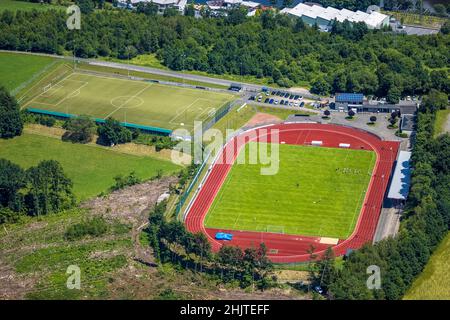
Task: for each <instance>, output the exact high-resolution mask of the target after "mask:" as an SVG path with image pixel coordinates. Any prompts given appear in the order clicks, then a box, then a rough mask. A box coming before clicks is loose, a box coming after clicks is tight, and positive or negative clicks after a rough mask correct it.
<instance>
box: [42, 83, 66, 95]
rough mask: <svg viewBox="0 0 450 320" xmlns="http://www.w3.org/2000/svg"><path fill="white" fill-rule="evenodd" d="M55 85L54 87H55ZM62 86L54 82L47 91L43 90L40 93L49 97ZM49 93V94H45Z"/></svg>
mask: <svg viewBox="0 0 450 320" xmlns="http://www.w3.org/2000/svg"><path fill="white" fill-rule="evenodd" d="M55 87H56V88H55ZM61 88H63V86H62V85H60V84H55V85H54V86H52V87H51V88H50V89H48V90H47V91H44V92H43V93H41V94H40V96H41V97H44V98H50V97H51V96H53V95H54V94H55V92H58V90H59V89H61ZM52 89H54V90H52ZM47 93H49V94H47Z"/></svg>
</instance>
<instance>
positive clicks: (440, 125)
mask: <svg viewBox="0 0 450 320" xmlns="http://www.w3.org/2000/svg"><path fill="white" fill-rule="evenodd" d="M449 117H450V109H446V110H439V111H438V112H436V121H435V122H434V136H435V137H437V136H438V135H440V134H441V133H443V132H445V126H446V124H447V121H450V120H449Z"/></svg>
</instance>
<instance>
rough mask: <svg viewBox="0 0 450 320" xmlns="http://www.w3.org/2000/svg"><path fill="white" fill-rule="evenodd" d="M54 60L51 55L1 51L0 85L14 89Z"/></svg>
mask: <svg viewBox="0 0 450 320" xmlns="http://www.w3.org/2000/svg"><path fill="white" fill-rule="evenodd" d="M1 3H2V2H1V1H0V6H1ZM53 61H55V59H54V58H50V57H41V56H34V55H27V54H17V53H6V52H0V70H1V72H0V85H3V86H5V87H6V89H8V90H10V91H12V90H14V89H16V88H18V87H19V86H20V85H21V84H24V83H26V82H27V81H28V80H29V79H31V78H32V77H33V76H36V75H38V74H39V73H40V72H41V71H43V70H44V69H45V68H46V67H47V66H49V65H50V64H51V63H52V62H53Z"/></svg>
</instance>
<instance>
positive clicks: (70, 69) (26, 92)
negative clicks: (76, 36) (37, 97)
mask: <svg viewBox="0 0 450 320" xmlns="http://www.w3.org/2000/svg"><path fill="white" fill-rule="evenodd" d="M64 66H65V67H67V68H69V70H68V72H71V71H72V68H71V67H70V66H69V65H67V64H63V65H62V67H64ZM58 69H59V68H56V69H55V70H53V71H52V72H50V74H52V73H55V72H56V71H58ZM50 74H49V75H50ZM71 74H72V73H70V74H69V75H68V76H70V75H71ZM68 76H66V78H67V77H68ZM46 78H47V77H45V76H44V77H43V78H42V79H41V80H39V81H38V82H36V83H35V84H34V85H33V86H31V87H30V89H28V90H27V91H25V92H24V94H23V95H22V96H21V97H20V98H19V100H18V101H19V102H20V101H22V99H23V98H24V97H25V96H26V95H27V94H28V92H30V91H31V90H33V89H34V87H36V86H37V85H39V84H40V83H41V82H42V81H44V79H46ZM59 82H60V81H59ZM59 82H57V83H59ZM30 102H31V101H30Z"/></svg>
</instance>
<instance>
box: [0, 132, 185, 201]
mask: <svg viewBox="0 0 450 320" xmlns="http://www.w3.org/2000/svg"><path fill="white" fill-rule="evenodd" d="M0 158H6V159H9V160H11V161H13V162H15V163H17V164H19V165H20V166H22V167H25V168H28V167H30V166H33V165H36V164H37V163H38V162H40V161H42V160H50V159H53V160H57V161H59V162H60V163H61V165H62V166H63V168H64V171H65V172H66V173H67V175H68V176H69V178H71V179H72V181H73V183H74V192H75V195H76V196H77V198H78V199H79V200H84V199H87V198H89V197H92V196H95V195H98V194H99V193H101V192H104V191H107V190H108V188H109V187H111V186H112V185H113V184H114V179H113V178H114V177H115V176H117V175H120V174H121V175H127V174H129V173H130V172H132V171H134V172H135V173H136V175H137V176H138V177H139V178H141V179H149V178H152V177H154V176H156V175H157V174H158V172H159V171H161V172H162V173H163V174H164V175H169V174H173V173H175V172H176V171H178V170H179V169H180V167H179V166H177V165H175V164H173V163H171V162H169V161H163V160H159V159H154V158H151V157H144V156H134V155H129V154H123V153H119V152H115V151H112V150H108V149H105V148H102V147H96V146H91V145H81V144H72V143H70V142H62V141H60V140H58V139H55V138H50V137H44V136H39V135H33V134H26V133H25V134H23V135H22V136H20V137H16V138H14V139H10V140H0Z"/></svg>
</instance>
